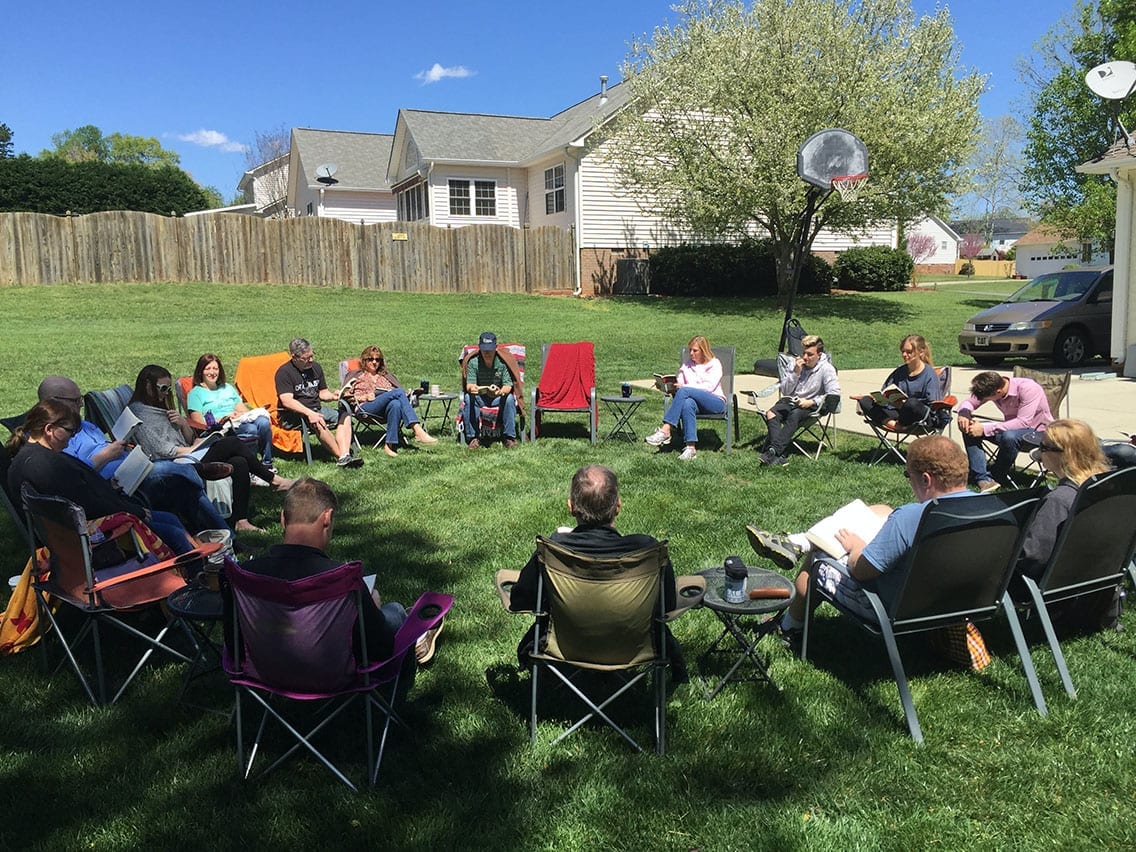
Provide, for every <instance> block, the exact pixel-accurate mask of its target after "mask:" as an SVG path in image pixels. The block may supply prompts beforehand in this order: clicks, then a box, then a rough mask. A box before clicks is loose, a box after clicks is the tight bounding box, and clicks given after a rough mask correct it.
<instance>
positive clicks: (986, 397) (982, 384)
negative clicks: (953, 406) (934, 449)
mask: <svg viewBox="0 0 1136 852" xmlns="http://www.w3.org/2000/svg"><path fill="white" fill-rule="evenodd" d="M985 402H993V403H994V405H995V406H996V407H997V408H998V410H999V411H1001V412H1002V417H1003V418H1004V419H1003V420H1002V421H1001V422H999V421H987V422H985V423H984V422H980V421H978V420H975V419H974V418H973V417H972V416H971V415H972V414H973V413H974V410H975V409H976V408H978V407H979V406H980V405H982V404H983V403H985ZM1052 420H1053V415H1052V414H1051V413H1050V411H1049V401H1048V400H1047V399H1046V398H1045V391H1044V390H1043V389H1042V387H1041V385H1039V384H1038V383H1037V382H1035V381H1034V380H1033V379H1018V378H1006V377H1005V376H1000V375H998V374H997V373H995V372H985V373H979V374H978V375H977V376H975V377H974V380H973V381H972V382H971V383H970V399H968V400H967V401H966V402H964V403H963V404H962V405H960V406H959V410H958V423H959V430H960V431H961V432H962V442H963V444H964V445H965V446H966V455H967V459H968V460H969V462H970V479H971V481H972V482H973V483H974V484H975V485H977V486H978V490H979V491H993V490H994V489H995V488H997V487H998V486H999V484H1005V483H1006V482H1007V478H1006V477H1007V474H1009V472H1010V468H1011V467H1012V466H1013V464H1014V460H1015V459H1016V458H1017V456H1018V451H1019V450H1020V449H1021V448H1022V446H1023V445H1028V446H1029V447H1031V448H1032V447H1036V446H1038V445H1040V444H1041V437H1040V435H1039V433H1040V432H1044V431H1045V424H1046V423H1049V422H1051V421H1052ZM984 439H985V440H990V441H993V442H994V443H995V444H997V445H998V454H997V455H996V456H995V457H994V464H993V466H992V467H991V468H990V470H987V469H986V453H985V451H984V450H983V449H982V441H983V440H984Z"/></svg>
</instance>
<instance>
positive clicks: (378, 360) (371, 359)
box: [363, 357, 383, 364]
mask: <svg viewBox="0 0 1136 852" xmlns="http://www.w3.org/2000/svg"><path fill="white" fill-rule="evenodd" d="M363 360H364V361H374V362H375V363H376V364H377V363H379V362H380V361H381V360H383V359H382V358H373V357H368V358H364V359H363Z"/></svg>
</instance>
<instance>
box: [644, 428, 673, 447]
mask: <svg viewBox="0 0 1136 852" xmlns="http://www.w3.org/2000/svg"><path fill="white" fill-rule="evenodd" d="M644 440H645V441H646V442H647V443H648V444H650V445H651V446H652V447H662V446H665V445H667V444H669V443H670V442H671V436H670V435H668V434H667V433H666V432H664V431H663V430H662V429H656V430H655V431H654V432H652V433H651V434H650V435H648V436H647V437H646V438H645V439H644Z"/></svg>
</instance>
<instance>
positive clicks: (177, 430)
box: [128, 364, 292, 532]
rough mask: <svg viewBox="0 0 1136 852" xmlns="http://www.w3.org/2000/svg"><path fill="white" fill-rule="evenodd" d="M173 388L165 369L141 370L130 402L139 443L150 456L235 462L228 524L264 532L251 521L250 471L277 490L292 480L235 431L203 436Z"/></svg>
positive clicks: (244, 530)
mask: <svg viewBox="0 0 1136 852" xmlns="http://www.w3.org/2000/svg"><path fill="white" fill-rule="evenodd" d="M172 389H173V379H172V378H171V377H170V371H169V370H167V369H166V368H165V367H161V366H158V365H157V364H148V365H147V366H145V367H143V368H142V370H141V371H140V372H139V373H138V378H137V379H136V380H135V382H134V395H133V396H132V397H131V398H130V404H129V406H128V407H129V408H130V410H131V411H133V412H134V413H135V415H137V417H138V419H139V420H140V421H141V422H140V423H139V424H138V428H137V432H136V435H137V440H138V446H140V447H141V448H142V449H143V451H144V452H145V453H146V455H148V456H149V457H150V458H151V459H171V460H173V459H179V458H185V459H187V460H192V461H203V462H224V463H225V464H228V465H231V466H232V468H233V512H232V515H231V516H230V517H229V524H230V525H231V526H232V528H233V529H234V530H235V531H237V532H260V528H259V527H256V526H254V525H253V523H252V522H251V521H250V520H249V492H250V490H251V487H250V482H249V474H250V473H252V474H254V475H256V476H259V477H260V478H261V479H263V480H264V481H265V482H268V483H270V484H271V485H272V486H273V487H274V488H275V489H276V490H277V491H287V490H288V489H289V488H291V487H292V480H290V479H285V478H284V477H282V476H280V475H279V474H277V473H274V472H273V471H271V470H269V469H268V468H267V467H265V465H264V463H263V462H261V460H260V459H258V458H257V457H256V451H255V450H254V449H253V448H252V447H251V446H250V445H249V444H246V443H245V442H244V441H242V440H241V439H240V438H238V437H237V436H236V435H219V434H218V433H216V432H214V433H212V434H209V435H205V436H202V437H200V438H198V437H197V436H196V434H195V433H194V431H193V427H192V426H191V425H190V424H189V421H187V420H186V419H185V418H184V417H182V416H181V415H180V414H178V413H177V411H175V410H174V408H173V405H172V403H171V399H172V394H171V391H172Z"/></svg>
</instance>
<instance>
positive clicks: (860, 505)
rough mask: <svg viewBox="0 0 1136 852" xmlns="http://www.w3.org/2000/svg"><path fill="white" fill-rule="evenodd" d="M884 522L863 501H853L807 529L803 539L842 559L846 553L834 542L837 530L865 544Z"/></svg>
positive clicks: (883, 519)
mask: <svg viewBox="0 0 1136 852" xmlns="http://www.w3.org/2000/svg"><path fill="white" fill-rule="evenodd" d="M885 520H887V519H886V518H884V517H881V516H880V515H877V514H876V513H875V512H873V511H872V510H871V509H870V508H869V507H868V505H867V504H866V503H865V502H864V501H863V500H853V501H852V502H851V503H849V504H848V505H846V506H841V507H840V508H839V509H837V510H836V511H835V512H833V513H832V514H831V515H829V516H828V517H827V518H824V519H823V520H820V521H817V522H816V523H815V524H813V525H812V526H811V527H809V528H808V530H807V531H806V532H805V538H807V539H808V540H809V541H810V542H812V544H813V546H814V547H818V548H820V549H821V550H823V551H824V552H825V553H827V554H829V555H830V556H834V557H836V558H837V559H843V558H844V557H846V556H847V555H848V551H847V550H845V549H844V548H843V547H842V546H841V545H840V542H838V541H837V540H836V532H837V530H848V531H849V532H854V533H856V535H858V536H860V538H862V539H863V540H864V542H865V543H867V542H869V541H871V540H872V539H873V538H875V537H876V533H878V532H879V531H880V528H881V527H882V526H883V525H884V521H885Z"/></svg>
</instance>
